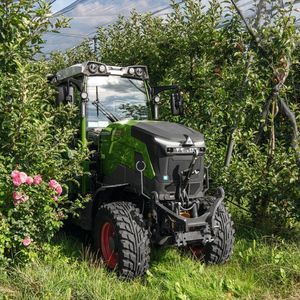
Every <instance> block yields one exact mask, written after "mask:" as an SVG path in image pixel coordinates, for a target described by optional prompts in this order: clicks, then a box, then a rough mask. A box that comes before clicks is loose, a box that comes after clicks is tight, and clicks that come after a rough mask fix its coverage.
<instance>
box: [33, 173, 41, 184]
mask: <svg viewBox="0 0 300 300" xmlns="http://www.w3.org/2000/svg"><path fill="white" fill-rule="evenodd" d="M42 181H43V180H42V176H41V175H35V176H34V178H33V184H34V185H39V184H40V183H41V182H42Z"/></svg>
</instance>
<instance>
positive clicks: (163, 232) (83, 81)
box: [50, 61, 234, 279]
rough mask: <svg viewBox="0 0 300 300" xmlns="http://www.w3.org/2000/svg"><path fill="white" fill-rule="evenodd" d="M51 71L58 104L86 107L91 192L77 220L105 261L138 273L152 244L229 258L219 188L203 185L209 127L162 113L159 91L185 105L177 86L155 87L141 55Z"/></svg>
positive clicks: (82, 134)
mask: <svg viewBox="0 0 300 300" xmlns="http://www.w3.org/2000/svg"><path fill="white" fill-rule="evenodd" d="M50 81H51V83H52V84H54V85H55V86H56V89H57V99H56V101H57V103H58V105H78V106H79V108H80V122H81V125H80V130H78V136H76V137H75V139H77V140H80V142H81V143H82V145H84V146H85V147H89V148H90V150H91V153H92V154H91V157H90V160H89V161H87V162H85V163H84V168H85V171H86V172H87V173H88V174H89V175H85V176H83V177H82V179H81V187H80V193H82V194H84V195H90V198H89V199H90V200H89V201H88V202H87V203H86V204H85V207H84V209H82V210H81V211H80V217H79V218H78V220H77V221H76V223H77V225H79V226H80V227H81V228H83V229H84V230H88V231H90V232H91V234H92V236H93V244H94V246H95V249H96V250H97V252H98V253H99V255H100V256H101V258H102V260H103V262H104V264H105V266H106V267H107V268H108V269H110V270H114V271H116V272H117V273H118V274H119V275H120V276H121V277H122V278H126V279H132V278H135V277H137V276H142V275H143V274H145V272H146V270H147V269H148V267H149V261H150V249H151V246H152V245H158V246H175V247H178V248H181V249H184V250H187V251H190V253H191V254H192V256H193V257H195V258H197V259H200V260H202V261H203V262H205V263H207V264H219V263H224V262H226V261H227V260H229V258H230V256H231V254H232V250H233V243H234V228H233V222H232V220H231V216H230V214H229V212H228V211H227V209H226V208H225V206H224V203H223V200H224V196H225V194H224V190H223V188H222V187H218V188H217V189H216V191H215V193H214V195H213V196H209V195H207V192H208V190H209V182H210V180H209V172H208V167H205V162H204V157H205V151H206V147H205V141H204V137H203V135H202V134H201V133H199V132H197V131H196V130H194V129H191V128H188V127H186V126H184V125H181V124H178V123H172V122H166V121H159V104H160V96H159V94H160V93H162V92H164V93H166V94H165V97H166V96H167V94H169V96H168V97H170V106H171V111H172V114H173V115H175V116H176V115H182V114H183V97H182V93H181V91H180V89H179V86H177V85H170V86H155V87H151V86H150V83H149V75H148V70H147V67H146V66H143V65H132V66H127V67H118V66H109V65H106V64H104V63H100V62H95V61H88V62H84V63H80V64H75V65H72V66H70V67H68V68H65V69H62V70H60V71H58V72H57V73H56V74H55V75H53V76H52V77H51V78H50ZM166 91H167V92H166ZM166 99H167V98H166Z"/></svg>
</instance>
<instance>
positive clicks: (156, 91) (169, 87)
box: [150, 85, 179, 97]
mask: <svg viewBox="0 0 300 300" xmlns="http://www.w3.org/2000/svg"><path fill="white" fill-rule="evenodd" d="M167 90H176V91H178V92H179V86H178V85H162V86H155V87H152V88H151V91H150V92H151V96H152V97H155V96H157V95H158V94H159V93H161V92H163V91H167Z"/></svg>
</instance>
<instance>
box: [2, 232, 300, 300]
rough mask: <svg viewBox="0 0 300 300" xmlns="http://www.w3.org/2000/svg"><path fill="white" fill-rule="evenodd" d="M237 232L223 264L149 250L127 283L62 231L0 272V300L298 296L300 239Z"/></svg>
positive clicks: (293, 297) (181, 254)
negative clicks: (140, 272) (147, 260)
mask: <svg viewBox="0 0 300 300" xmlns="http://www.w3.org/2000/svg"><path fill="white" fill-rule="evenodd" d="M238 232H239V233H238V236H237V241H236V244H235V251H234V255H233V257H232V259H231V261H230V262H229V263H227V264H225V265H221V266H204V265H203V264H201V263H200V262H198V261H196V260H194V259H193V258H192V257H189V256H188V255H186V254H184V253H183V252H180V251H179V250H177V249H170V248H169V249H153V250H152V263H151V267H150V269H149V271H148V273H147V274H146V276H145V277H144V278H140V279H136V280H134V281H131V282H125V281H121V280H119V279H118V278H117V277H116V276H115V275H114V274H112V273H109V272H107V271H106V270H105V268H104V267H103V265H102V264H101V262H99V261H98V260H97V259H96V257H95V255H94V254H93V252H92V251H90V250H89V248H88V247H86V246H83V245H82V243H81V242H80V241H79V240H78V239H76V238H74V237H70V236H67V235H65V234H61V235H60V236H59V237H58V239H57V240H56V241H55V242H53V244H52V245H51V251H50V252H49V254H48V255H46V256H44V257H39V258H37V259H36V260H35V261H34V262H32V263H30V264H29V265H27V266H23V267H16V268H14V269H11V270H3V272H1V275H0V299H205V300H206V299H207V300H209V299H214V300H215V299H236V298H240V299H294V300H296V299H300V251H299V250H300V249H299V241H297V239H295V240H294V241H289V242H287V241H285V240H284V239H282V238H278V237H274V236H261V235H257V233H255V231H253V230H243V231H241V230H239V231H238Z"/></svg>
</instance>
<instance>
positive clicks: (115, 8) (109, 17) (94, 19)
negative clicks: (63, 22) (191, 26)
mask: <svg viewBox="0 0 300 300" xmlns="http://www.w3.org/2000/svg"><path fill="white" fill-rule="evenodd" d="M48 1H53V0H48ZM208 1H209V0H202V3H203V4H206V3H207V2H208ZM286 1H287V0H286ZM286 1H285V2H286ZM176 2H181V0H176ZM236 2H237V3H238V5H239V6H240V8H241V9H242V10H243V11H248V12H249V9H250V8H251V7H252V5H253V3H254V0H239V1H237V0H236ZM295 2H298V5H297V7H299V9H300V5H299V4H300V0H295ZM169 4H170V0H56V1H54V3H53V4H52V12H53V15H54V16H55V15H59V14H61V13H62V12H61V11H62V10H63V12H64V15H65V16H67V17H70V18H72V20H71V21H70V28H65V29H62V30H61V31H60V33H59V34H53V33H49V34H46V35H45V39H46V44H45V47H44V49H43V52H44V53H49V52H51V51H55V50H58V51H63V50H65V49H67V48H72V47H74V46H76V45H78V44H79V43H80V42H81V41H82V40H83V39H84V38H85V37H86V38H87V37H89V38H91V37H93V35H94V33H95V31H96V29H97V26H106V25H108V24H111V23H113V22H114V21H115V20H116V19H117V17H118V15H124V16H128V15H129V13H130V11H131V10H133V9H136V10H137V11H138V12H155V11H158V10H161V9H164V8H166V7H168V6H169ZM168 11H169V10H163V11H162V12H160V13H159V14H160V15H163V14H166V13H167V12H168ZM299 11H300V10H299ZM297 14H298V15H300V14H299V13H297Z"/></svg>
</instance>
